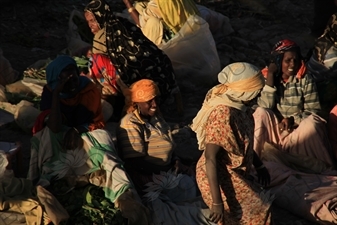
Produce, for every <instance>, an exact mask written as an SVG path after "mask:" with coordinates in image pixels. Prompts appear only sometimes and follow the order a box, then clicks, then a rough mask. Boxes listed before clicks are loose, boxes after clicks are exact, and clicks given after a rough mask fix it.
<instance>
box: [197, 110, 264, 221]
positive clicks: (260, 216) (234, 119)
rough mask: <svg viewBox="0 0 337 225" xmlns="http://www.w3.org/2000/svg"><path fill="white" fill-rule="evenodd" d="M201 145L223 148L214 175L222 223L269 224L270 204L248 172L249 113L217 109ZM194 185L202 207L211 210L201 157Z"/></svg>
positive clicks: (250, 158)
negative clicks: (219, 195)
mask: <svg viewBox="0 0 337 225" xmlns="http://www.w3.org/2000/svg"><path fill="white" fill-rule="evenodd" d="M205 129H206V137H205V138H206V140H205V143H211V144H216V145H219V146H221V147H222V148H223V150H222V151H220V152H219V154H218V155H217V173H218V179H219V185H220V190H221V195H222V199H223V202H224V208H225V212H224V222H225V224H226V225H234V224H254V225H262V224H270V213H269V208H270V201H269V199H268V198H267V199H263V198H262V196H264V195H263V194H262V193H261V191H262V189H261V188H259V186H258V185H256V184H255V185H254V180H253V177H252V176H249V170H250V167H251V166H252V162H253V143H252V140H254V139H253V135H254V119H253V117H252V111H251V109H250V108H249V109H247V110H246V111H240V110H238V109H235V108H231V107H228V106H225V105H218V106H217V107H216V108H215V109H214V110H213V111H212V112H211V114H210V116H209V118H208V121H207V123H206V127H205ZM196 173H197V183H198V186H199V189H200V191H201V194H202V197H203V199H204V201H205V203H206V204H207V205H208V206H209V207H210V208H211V207H212V202H213V201H212V196H211V190H210V186H209V183H208V178H207V175H206V159H205V154H202V156H201V158H200V159H199V161H198V164H197V169H196Z"/></svg>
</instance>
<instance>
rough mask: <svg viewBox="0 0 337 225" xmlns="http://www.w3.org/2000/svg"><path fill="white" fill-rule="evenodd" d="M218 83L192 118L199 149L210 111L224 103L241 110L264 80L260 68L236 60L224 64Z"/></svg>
mask: <svg viewBox="0 0 337 225" xmlns="http://www.w3.org/2000/svg"><path fill="white" fill-rule="evenodd" d="M218 80H219V82H220V84H218V85H216V86H215V87H213V88H212V89H211V90H210V91H209V92H208V93H207V95H206V98H205V100H204V103H203V105H202V107H201V109H200V111H199V112H198V114H197V116H196V117H195V118H194V119H193V121H192V125H191V129H192V130H193V131H194V132H195V133H196V134H197V139H198V144H199V149H200V150H203V149H205V143H204V141H205V129H204V126H205V125H206V123H207V120H208V117H209V115H210V113H211V112H212V111H213V109H214V108H215V107H217V106H218V105H226V106H229V107H233V108H236V109H239V110H242V111H245V110H246V109H247V107H246V106H245V105H244V104H243V101H250V100H252V99H254V98H255V97H256V96H257V95H258V94H259V93H260V91H261V89H262V88H263V86H264V84H265V82H264V78H263V76H262V74H261V72H260V70H259V69H258V68H257V67H256V66H254V65H252V64H249V63H245V62H236V63H232V64H230V65H228V66H226V67H225V68H224V69H223V70H222V71H221V72H220V73H219V74H218Z"/></svg>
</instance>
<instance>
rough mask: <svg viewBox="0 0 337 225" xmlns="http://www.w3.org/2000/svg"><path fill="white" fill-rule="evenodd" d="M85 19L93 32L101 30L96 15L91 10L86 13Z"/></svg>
mask: <svg viewBox="0 0 337 225" xmlns="http://www.w3.org/2000/svg"><path fill="white" fill-rule="evenodd" d="M84 17H85V20H86V21H87V23H88V26H89V28H90V30H91V32H92V33H93V34H96V33H97V32H98V31H99V30H100V27H99V24H98V22H97V20H96V18H95V16H94V15H93V14H92V13H91V12H85V13H84Z"/></svg>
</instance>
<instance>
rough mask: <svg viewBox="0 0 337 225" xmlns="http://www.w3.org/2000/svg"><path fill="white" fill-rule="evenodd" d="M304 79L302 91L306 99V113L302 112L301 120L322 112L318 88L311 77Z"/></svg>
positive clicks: (307, 76) (304, 105)
mask: <svg viewBox="0 0 337 225" xmlns="http://www.w3.org/2000/svg"><path fill="white" fill-rule="evenodd" d="M302 79H303V83H302V90H303V99H304V104H303V107H304V112H302V118H300V120H302V119H304V118H306V117H308V116H309V115H311V114H312V113H315V114H317V113H319V112H320V110H321V105H320V102H319V97H318V92H317V87H316V84H315V82H314V81H313V80H312V79H311V77H310V76H309V75H306V76H305V77H304V78H302Z"/></svg>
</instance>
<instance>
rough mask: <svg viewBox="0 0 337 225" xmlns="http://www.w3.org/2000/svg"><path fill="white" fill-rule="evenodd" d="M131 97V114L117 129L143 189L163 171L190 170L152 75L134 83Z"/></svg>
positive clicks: (129, 165)
mask: <svg viewBox="0 0 337 225" xmlns="http://www.w3.org/2000/svg"><path fill="white" fill-rule="evenodd" d="M130 92H131V101H132V103H133V104H131V105H130V107H129V109H128V110H127V112H128V113H127V114H126V115H125V116H124V117H123V118H122V120H121V122H120V125H119V127H118V129H117V142H118V147H119V150H120V152H121V154H122V158H123V159H124V161H125V168H126V170H127V171H128V173H129V174H130V176H131V178H132V180H133V182H134V183H135V185H136V186H137V187H138V188H139V190H142V189H143V188H144V185H145V184H146V183H148V182H149V181H151V180H152V174H153V173H160V172H161V171H169V170H171V169H173V170H174V172H180V171H182V170H183V171H188V167H186V166H184V165H183V164H181V162H180V160H179V158H177V157H175V155H174V141H173V138H172V134H171V130H170V126H169V125H168V124H167V123H166V121H165V120H164V119H163V118H162V116H161V114H160V112H159V108H158V107H157V106H158V97H159V94H160V92H159V89H158V87H157V85H156V84H155V83H154V82H153V81H152V80H149V79H142V80H139V81H137V82H135V83H134V84H132V85H131V88H130Z"/></svg>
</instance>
